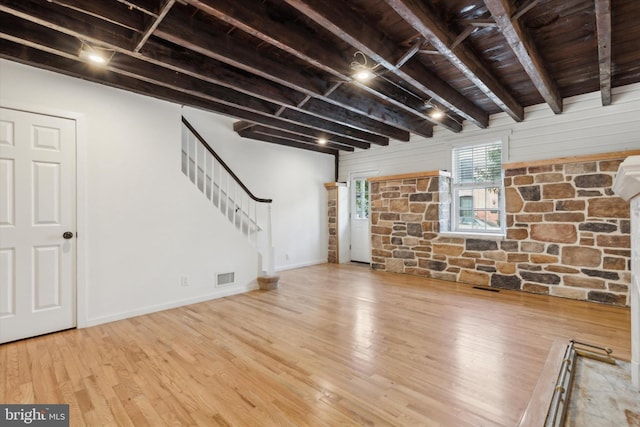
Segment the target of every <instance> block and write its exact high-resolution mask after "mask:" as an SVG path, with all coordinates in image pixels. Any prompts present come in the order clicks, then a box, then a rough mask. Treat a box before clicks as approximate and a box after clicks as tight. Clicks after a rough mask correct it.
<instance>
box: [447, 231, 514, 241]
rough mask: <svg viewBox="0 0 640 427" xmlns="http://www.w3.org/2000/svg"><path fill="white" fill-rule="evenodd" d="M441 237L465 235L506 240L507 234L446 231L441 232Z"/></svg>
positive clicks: (470, 237) (474, 237)
mask: <svg viewBox="0 0 640 427" xmlns="http://www.w3.org/2000/svg"><path fill="white" fill-rule="evenodd" d="M440 237H457V238H460V237H464V238H467V239H484V240H504V239H505V238H506V237H507V236H506V235H504V234H495V233H472V232H471V233H470V232H466V231H445V232H441V233H440Z"/></svg>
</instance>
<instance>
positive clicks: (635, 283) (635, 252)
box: [613, 156, 640, 391]
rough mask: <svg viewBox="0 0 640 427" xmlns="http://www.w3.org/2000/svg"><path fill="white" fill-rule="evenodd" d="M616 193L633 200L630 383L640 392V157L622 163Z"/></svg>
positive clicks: (616, 182)
mask: <svg viewBox="0 0 640 427" xmlns="http://www.w3.org/2000/svg"><path fill="white" fill-rule="evenodd" d="M613 191H614V192H615V193H616V194H617V195H618V196H620V197H622V198H623V199H625V200H631V288H630V289H629V294H630V295H629V297H630V303H629V304H630V306H631V379H632V381H633V386H634V387H635V388H636V390H638V391H640V156H630V157H627V159H626V160H625V161H624V162H622V164H621V165H620V169H618V175H617V176H616V181H615V183H614V185H613Z"/></svg>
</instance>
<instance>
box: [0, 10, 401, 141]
mask: <svg viewBox="0 0 640 427" xmlns="http://www.w3.org/2000/svg"><path fill="white" fill-rule="evenodd" d="M6 16H7V15H6V14H0V24H2V26H0V28H4V29H7V28H11V29H12V30H13V32H14V33H15V32H16V31H17V30H16V28H18V26H16V25H6V23H7V22H6ZM28 30H29V29H28V28H27V31H28ZM45 38H50V37H45ZM0 44H2V46H4V49H5V50H6V52H4V50H3V52H4V53H3V54H2V56H3V57H6V58H8V59H13V60H19V61H20V62H23V63H26V64H28V65H33V66H36V67H39V68H45V69H48V70H52V71H58V72H61V73H63V74H67V75H71V76H73V77H80V78H83V79H87V80H90V81H94V82H98V83H103V84H106V85H109V86H113V87H117V88H120V89H125V90H130V91H132V92H136V93H142V94H146V95H150V96H153V97H156V98H160V99H164V100H168V101H171V102H175V103H180V104H185V105H190V106H194V107H198V108H203V109H206V110H209V111H214V112H217V113H220V114H224V115H227V116H231V117H234V118H240V119H244V120H248V121H251V122H256V123H264V124H266V125H269V126H278V127H281V128H285V129H286V128H287V127H291V128H293V129H296V130H299V129H303V128H304V126H302V125H299V124H298V123H300V122H304V121H305V120H307V119H308V121H309V122H311V123H312V127H314V128H315V129H316V131H319V132H323V133H328V134H330V135H333V136H332V139H336V138H337V139H341V140H342V141H343V142H345V143H351V144H350V145H353V146H357V147H361V148H368V147H369V144H368V143H367V142H364V141H375V142H376V143H378V144H380V145H387V144H388V143H389V140H388V139H387V138H384V137H380V136H378V135H374V134H368V133H366V132H362V131H357V130H354V129H352V128H349V127H347V126H342V125H339V124H336V123H333V122H331V121H329V120H324V119H320V118H318V117H315V116H311V115H308V114H305V113H299V114H298V116H297V117H296V119H295V120H293V121H292V120H286V119H275V118H273V117H272V114H270V113H267V112H261V111H260V110H259V109H256V108H251V109H246V108H243V107H241V106H238V105H235V104H233V103H231V102H219V100H217V99H215V98H207V97H202V96H195V95H193V94H192V93H190V91H185V90H183V89H182V88H180V87H178V88H177V89H176V88H175V86H173V85H171V84H164V83H161V84H157V83H158V82H156V81H154V80H153V79H140V78H139V76H135V74H134V73H132V72H130V71H129V72H127V71H121V70H117V69H113V70H105V69H102V68H96V67H95V66H91V65H90V64H87V63H84V62H82V61H80V60H79V58H78V56H77V55H76V54H75V53H69V52H63V51H59V50H56V49H54V48H50V47H46V46H44V45H37V44H36V43H34V42H31V41H25V40H22V39H19V38H18V37H14V36H11V35H7V34H6V33H3V34H0ZM62 44H63V43H58V45H62ZM39 62H42V65H40V64H39ZM56 67H57V68H56ZM109 71H114V72H109ZM122 81H124V82H126V83H121V82H122ZM132 81H133V82H132ZM354 135H355V136H356V137H357V138H360V139H357V138H356V139H355V140H353V137H354Z"/></svg>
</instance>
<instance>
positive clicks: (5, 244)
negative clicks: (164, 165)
mask: <svg viewBox="0 0 640 427" xmlns="http://www.w3.org/2000/svg"><path fill="white" fill-rule="evenodd" d="M75 129H76V127H75V121H74V120H69V119H63V118H59V117H52V116H46V115H40V114H34V113H28V112H23V111H17V110H11V109H5V108H0V343H2V342H8V341H14V340H18V339H22V338H27V337H31V336H35V335H41V334H45V333H49V332H54V331H59V330H63V329H68V328H72V327H74V326H75V325H76V298H75V282H76V277H75V276H76V273H75V272H76V265H75V263H76V240H75V201H76V195H75V182H76V180H75V169H76V166H75V151H76V130H75ZM65 233H66V236H63V235H64V234H65Z"/></svg>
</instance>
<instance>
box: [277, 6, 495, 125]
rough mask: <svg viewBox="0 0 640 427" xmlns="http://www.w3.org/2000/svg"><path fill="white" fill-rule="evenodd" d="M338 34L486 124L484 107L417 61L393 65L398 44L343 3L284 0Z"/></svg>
mask: <svg viewBox="0 0 640 427" xmlns="http://www.w3.org/2000/svg"><path fill="white" fill-rule="evenodd" d="M284 1H286V2H287V3H288V4H289V5H291V6H293V7H294V8H296V9H297V10H298V11H300V12H301V13H302V14H304V15H306V16H308V17H309V18H310V19H312V20H314V21H315V22H316V23H318V24H319V25H321V26H322V27H324V28H325V29H326V30H327V31H329V32H331V33H332V34H334V35H335V36H337V37H338V38H340V39H342V40H343V41H345V42H347V43H348V44H350V45H351V46H353V47H354V48H355V49H357V50H360V51H362V52H363V53H364V54H366V55H367V56H368V57H369V58H371V59H372V60H373V61H375V62H377V63H380V64H381V65H382V66H383V67H385V68H386V69H387V70H389V71H390V72H391V73H394V74H395V75H397V76H398V77H400V78H401V79H403V80H404V81H406V82H407V83H408V84H410V85H411V86H412V87H414V88H415V90H417V91H418V92H419V93H422V94H424V95H425V96H426V97H428V98H433V99H434V100H435V101H437V102H438V103H439V104H441V105H443V106H444V107H445V108H448V109H451V110H453V111H455V112H456V113H457V114H459V115H460V116H462V117H464V118H465V119H467V120H469V121H471V122H472V123H474V124H476V125H477V126H479V127H482V128H484V127H487V126H488V123H489V117H488V115H487V113H486V112H485V111H483V110H482V109H481V108H479V107H478V106H476V105H475V104H473V103H472V102H471V101H469V100H468V99H467V98H465V97H464V96H463V95H462V94H460V93H459V92H458V91H456V90H455V89H454V88H452V87H451V86H449V84H447V83H446V82H444V81H443V80H441V79H440V78H439V77H437V76H436V75H435V74H433V73H432V72H431V71H430V70H429V69H427V68H426V67H424V66H422V65H421V64H420V63H419V62H416V61H409V62H407V63H406V64H405V65H404V66H403V67H402V68H400V69H398V68H396V67H395V57H397V51H398V48H399V47H398V45H397V44H396V43H395V42H393V41H392V40H391V39H389V38H388V37H386V36H384V35H383V34H381V33H380V32H379V31H378V30H377V29H376V28H374V27H373V26H372V25H371V24H370V23H368V22H366V21H364V20H363V19H362V18H361V17H360V16H358V15H357V14H355V13H354V12H353V11H351V10H350V9H349V8H348V7H346V6H341V5H336V4H335V3H327V2H326V1H324V0H284Z"/></svg>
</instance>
